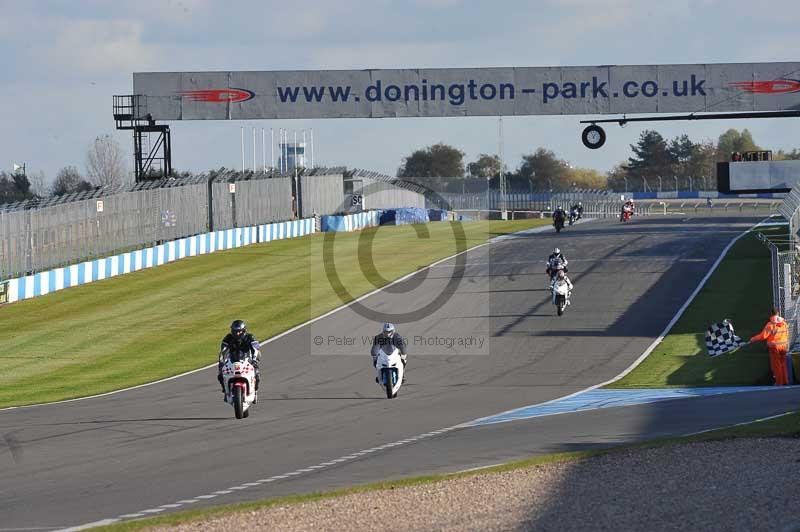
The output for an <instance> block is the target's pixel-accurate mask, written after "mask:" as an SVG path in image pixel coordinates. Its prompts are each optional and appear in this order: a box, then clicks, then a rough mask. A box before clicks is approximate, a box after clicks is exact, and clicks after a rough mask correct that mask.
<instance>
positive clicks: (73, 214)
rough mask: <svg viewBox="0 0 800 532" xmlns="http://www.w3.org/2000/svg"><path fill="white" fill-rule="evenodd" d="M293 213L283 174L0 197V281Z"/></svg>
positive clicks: (288, 183) (288, 184)
mask: <svg viewBox="0 0 800 532" xmlns="http://www.w3.org/2000/svg"><path fill="white" fill-rule="evenodd" d="M231 185H234V188H231ZM70 199H72V200H73V201H69V200H70ZM209 205H210V206H211V207H210V208H209ZM294 217H295V216H294V215H293V209H292V181H291V179H290V178H288V177H283V178H263V179H251V180H238V181H233V182H230V183H228V182H222V183H220V182H209V181H208V180H207V179H206V178H189V179H185V180H177V179H172V180H164V181H163V182H153V183H150V184H141V183H140V184H137V185H134V186H133V187H131V188H129V189H123V188H117V189H104V190H98V191H93V192H92V193H91V194H87V195H86V196H78V195H72V197H66V198H55V199H48V200H44V201H40V202H39V204H38V205H37V204H36V203H34V202H27V203H18V204H12V205H2V206H0V281H2V280H5V279H9V278H13V277H17V276H21V275H27V274H31V273H36V272H41V271H44V270H48V269H51V268H55V267H59V266H65V265H68V264H75V263H78V262H81V261H86V260H90V259H94V258H99V257H104V256H108V255H111V254H114V253H119V252H123V251H131V250H134V249H138V248H141V247H144V246H147V245H156V244H159V243H162V242H166V241H170V240H175V239H178V238H183V237H187V236H191V235H196V234H200V233H205V232H207V231H212V230H221V229H230V228H235V227H241V226H252V225H258V224H264V223H269V222H274V221H280V220H288V219H292V218H294Z"/></svg>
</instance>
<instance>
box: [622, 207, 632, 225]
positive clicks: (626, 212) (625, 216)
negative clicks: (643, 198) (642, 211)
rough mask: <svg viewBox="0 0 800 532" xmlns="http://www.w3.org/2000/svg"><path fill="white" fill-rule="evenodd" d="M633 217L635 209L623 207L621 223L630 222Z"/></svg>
mask: <svg viewBox="0 0 800 532" xmlns="http://www.w3.org/2000/svg"><path fill="white" fill-rule="evenodd" d="M631 216H633V209H632V208H630V207H623V208H622V213H621V214H620V216H619V221H620V222H628V221H630V219H631Z"/></svg>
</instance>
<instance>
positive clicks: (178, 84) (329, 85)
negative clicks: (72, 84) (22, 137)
mask: <svg viewBox="0 0 800 532" xmlns="http://www.w3.org/2000/svg"><path fill="white" fill-rule="evenodd" d="M133 97H134V98H136V102H135V105H134V107H135V109H136V116H135V118H136V119H138V120H148V121H150V123H153V122H154V121H158V120H166V121H168V120H257V119H295V118H399V117H455V116H521V115H603V114H639V113H725V112H759V111H761V112H763V111H768V112H771V111H800V63H788V62H782V63H720V64H695V65H633V66H625V65H622V66H619V65H610V66H585V67H581V66H578V67H507V68H442V69H396V70H305V71H231V72H139V73H134V74H133ZM595 127H596V126H595ZM588 129H589V128H587V130H588ZM596 129H599V128H596ZM601 131H602V130H601ZM602 140H604V135H603V139H602ZM584 143H586V135H584ZM600 144H602V143H600ZM600 144H596V145H594V146H590V147H599V145H600ZM587 145H589V144H587Z"/></svg>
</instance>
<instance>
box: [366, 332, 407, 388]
mask: <svg viewBox="0 0 800 532" xmlns="http://www.w3.org/2000/svg"><path fill="white" fill-rule="evenodd" d="M384 345H391V346H394V347H396V348H397V349H399V350H400V359H401V360H402V361H403V368H405V367H406V363H407V360H406V358H407V356H408V355H407V353H406V341H405V340H404V339H403V337H402V336H400V335H399V334H398V333H397V331H395V327H394V325H393V324H391V323H384V324H383V329H382V330H381V332H380V334H377V335H375V338H373V339H372V349H371V350H370V355H372V367H373V368H374V367H375V366H376V364H377V363H378V351H379V350H380V348H381V346H384ZM403 380H405V376H403ZM376 382H377V377H376Z"/></svg>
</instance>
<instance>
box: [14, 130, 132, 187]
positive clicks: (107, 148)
mask: <svg viewBox="0 0 800 532" xmlns="http://www.w3.org/2000/svg"><path fill="white" fill-rule="evenodd" d="M128 180H129V175H128V170H127V168H126V165H125V153H124V151H123V150H122V147H121V146H120V145H119V143H118V142H117V141H116V140H114V138H113V137H112V136H111V135H103V136H100V137H97V138H95V139H94V141H93V142H92V143H91V144H90V145H89V148H88V149H87V152H86V172H85V173H81V172H80V171H79V170H78V169H77V168H76V167H75V166H65V167H63V168H61V169H60V170H59V171H58V172H57V173H56V177H55V180H54V181H53V183H52V184H51V185H50V186H47V185H45V176H44V173H43V172H34V173H32V174H30V175H26V174H23V173H20V172H13V173H8V172H5V171H0V203H13V202H16V201H24V200H28V199H34V198H45V197H50V196H62V195H64V194H72V193H74V192H84V191H89V190H94V189H96V188H100V187H105V186H116V185H121V184H123V183H125V182H126V181H128Z"/></svg>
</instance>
